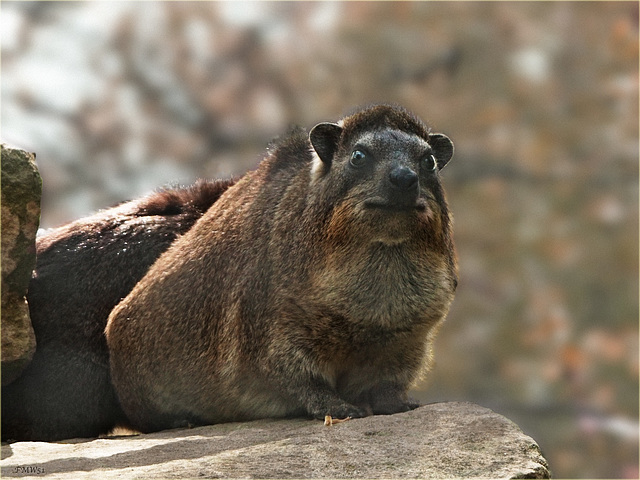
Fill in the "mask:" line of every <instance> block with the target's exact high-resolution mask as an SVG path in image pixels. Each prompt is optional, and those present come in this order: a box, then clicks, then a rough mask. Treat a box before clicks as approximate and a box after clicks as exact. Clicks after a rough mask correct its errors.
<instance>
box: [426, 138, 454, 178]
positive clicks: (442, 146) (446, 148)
mask: <svg viewBox="0 0 640 480" xmlns="http://www.w3.org/2000/svg"><path fill="white" fill-rule="evenodd" d="M428 143H429V145H431V148H433V151H434V154H435V157H436V160H437V161H438V170H442V169H443V168H444V167H445V166H446V165H447V163H449V160H451V157H453V142H452V141H451V140H450V139H449V137H447V136H446V135H443V134H442V133H432V134H431V135H429V140H428Z"/></svg>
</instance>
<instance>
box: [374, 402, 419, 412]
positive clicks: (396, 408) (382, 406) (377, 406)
mask: <svg viewBox="0 0 640 480" xmlns="http://www.w3.org/2000/svg"><path fill="white" fill-rule="evenodd" d="M386 400H387V401H378V402H373V405H372V407H373V413H374V414H376V415H392V414H394V413H402V412H408V411H410V410H414V409H416V408H418V407H419V406H420V404H419V403H418V402H416V401H415V400H412V399H407V400H400V399H397V400H396V401H388V400H389V399H386Z"/></svg>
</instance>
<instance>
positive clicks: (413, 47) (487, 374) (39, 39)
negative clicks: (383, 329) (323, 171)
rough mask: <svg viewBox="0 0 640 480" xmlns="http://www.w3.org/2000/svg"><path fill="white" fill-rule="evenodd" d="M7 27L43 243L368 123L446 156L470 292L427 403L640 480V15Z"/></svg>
mask: <svg viewBox="0 0 640 480" xmlns="http://www.w3.org/2000/svg"><path fill="white" fill-rule="evenodd" d="M0 8H1V12H0V19H1V25H0V31H1V35H2V37H1V47H2V51H1V62H2V65H1V67H2V79H1V95H2V106H1V122H0V126H1V128H2V130H1V133H0V134H1V138H2V140H3V141H5V142H7V143H9V144H12V145H15V146H18V147H20V148H24V149H26V150H28V151H33V152H36V153H37V163H38V168H39V170H40V173H41V175H42V178H43V198H42V220H41V226H43V227H51V226H55V225H59V224H61V223H63V222H66V221H69V220H72V219H75V218H77V217H80V216H82V215H86V214H89V213H91V212H93V211H96V210H97V209H100V208H105V207H108V206H110V205H112V204H114V203H117V202H120V201H122V200H125V199H129V198H133V197H136V196H139V195H142V194H144V193H148V192H149V191H151V190H153V189H155V188H157V187H160V186H163V185H167V184H186V183H190V182H192V181H193V180H195V179H196V178H199V177H208V178H213V177H227V176H230V175H238V174H241V173H243V172H244V171H246V170H247V169H250V168H253V167H254V166H255V165H256V164H257V162H258V161H259V159H260V156H261V155H262V153H263V152H264V149H265V146H266V145H267V143H268V142H269V141H270V140H271V139H272V138H273V137H275V136H277V135H279V134H282V133H284V132H286V130H287V129H288V128H289V126H290V125H292V124H298V125H303V126H305V127H307V128H309V127H311V126H313V125H314V124H315V123H317V122H320V121H326V120H334V119H336V118H339V117H341V116H343V115H344V114H346V113H349V111H350V110H351V109H352V108H353V107H355V106H358V105H362V104H367V103H371V102H397V103H400V104H402V105H404V106H406V107H408V108H409V109H410V110H412V111H413V112H415V113H416V114H417V115H419V116H420V117H422V118H423V119H426V120H427V121H429V122H431V124H432V125H433V127H434V129H435V130H436V131H441V132H444V133H446V134H447V135H449V136H450V137H451V138H452V139H453V140H454V142H455V144H456V155H455V157H454V160H453V162H452V163H451V164H450V165H449V166H448V167H447V168H446V169H445V170H444V171H443V182H444V184H445V187H446V189H447V192H448V195H449V199H450V204H451V209H452V211H453V213H454V216H455V239H456V243H457V247H458V253H459V256H460V266H461V271H460V285H459V288H458V293H457V297H456V300H455V302H454V305H453V308H452V311H451V313H450V315H449V318H448V321H447V323H446V324H445V325H444V326H443V328H442V329H441V334H440V336H439V338H438V340H437V342H436V365H435V368H434V370H433V372H432V373H431V375H430V377H428V378H427V380H426V381H425V382H424V383H423V384H422V385H420V387H419V388H418V389H417V390H416V392H415V393H416V396H417V397H418V398H420V399H421V400H422V401H424V402H434V401H440V400H466V401H473V402H477V403H480V404H482V405H484V406H487V407H490V408H493V409H495V410H496V411H498V412H500V413H503V414H505V415H507V416H508V417H510V418H512V419H513V420H514V421H516V422H517V423H518V424H519V425H520V426H521V427H522V428H523V429H524V430H525V432H526V433H528V434H530V435H532V436H533V437H534V438H535V439H536V440H537V441H538V443H539V444H540V446H541V448H542V451H543V453H544V455H545V456H546V458H547V459H548V460H549V463H550V466H551V469H552V474H553V475H554V476H555V477H559V478H638V475H639V471H638V433H639V427H638V389H639V383H638V376H639V361H638V359H639V354H638V292H639V285H638V100H639V99H638V3H637V2H450V3H449V2H397V3H396V2H389V3H386V2H344V3H342V2H329V3H324V2H282V3H279V2H277V3H271V2H255V3H240V2H224V3H223V2H220V3H218V2H213V3H209V2H193V3H192V2H175V3H173V2H166V3H165V2H101V1H96V2H50V3H49V2H10V1H2V3H1V6H0ZM425 428H428V425H425Z"/></svg>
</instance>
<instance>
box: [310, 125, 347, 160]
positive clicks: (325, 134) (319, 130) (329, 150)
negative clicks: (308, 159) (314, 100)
mask: <svg viewBox="0 0 640 480" xmlns="http://www.w3.org/2000/svg"><path fill="white" fill-rule="evenodd" d="M341 134H342V127H341V126H340V125H338V124H336V123H319V124H318V125H316V126H315V127H313V128H312V129H311V131H310V132H309V140H310V141H311V145H312V146H313V149H314V150H315V151H316V153H317V154H318V156H319V157H320V160H322V162H323V163H325V164H326V165H327V166H329V165H331V161H332V160H333V155H334V154H335V153H336V149H337V148H338V142H339V141H340V135H341Z"/></svg>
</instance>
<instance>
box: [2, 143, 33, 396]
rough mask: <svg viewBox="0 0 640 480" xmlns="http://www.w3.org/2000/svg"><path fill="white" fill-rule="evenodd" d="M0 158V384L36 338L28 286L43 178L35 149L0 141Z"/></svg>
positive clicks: (25, 358)
mask: <svg viewBox="0 0 640 480" xmlns="http://www.w3.org/2000/svg"><path fill="white" fill-rule="evenodd" d="M0 155H1V159H2V199H1V200H2V203H1V205H2V230H1V236H2V385H7V384H8V383H11V382H12V381H13V380H15V379H16V378H17V377H18V376H19V375H20V373H21V372H22V371H23V370H24V368H25V367H26V366H27V365H28V364H29V362H30V361H31V358H32V357H33V353H34V352H35V348H36V338H35V335H34V332H33V328H32V326H31V320H30V318H29V307H28V304H27V298H26V296H27V289H28V287H29V279H30V278H31V274H32V272H33V269H34V268H35V264H36V233H37V231H38V225H39V223H40V198H41V195H42V179H41V178H40V174H39V173H38V169H37V167H36V164H35V155H34V154H32V153H28V152H25V151H24V150H19V149H13V148H9V147H7V146H6V145H2V146H1V154H0Z"/></svg>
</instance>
